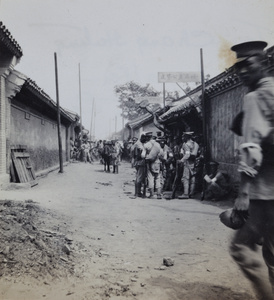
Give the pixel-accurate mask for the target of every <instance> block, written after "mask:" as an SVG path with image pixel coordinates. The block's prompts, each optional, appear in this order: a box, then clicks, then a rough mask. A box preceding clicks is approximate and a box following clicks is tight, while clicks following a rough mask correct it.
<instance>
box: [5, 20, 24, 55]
mask: <svg viewBox="0 0 274 300" xmlns="http://www.w3.org/2000/svg"><path fill="white" fill-rule="evenodd" d="M0 43H3V44H4V45H5V46H6V47H7V48H8V50H9V51H11V52H12V53H13V54H14V55H15V56H16V57H18V58H20V57H21V56H23V51H22V49H21V47H20V45H19V44H18V43H17V42H16V40H15V39H14V38H13V37H12V35H11V33H10V32H9V31H8V29H7V28H6V27H5V26H4V25H3V22H1V21H0Z"/></svg>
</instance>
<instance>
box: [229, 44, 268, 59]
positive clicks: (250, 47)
mask: <svg viewBox="0 0 274 300" xmlns="http://www.w3.org/2000/svg"><path fill="white" fill-rule="evenodd" d="M266 46H267V42H264V41H251V42H245V43H241V44H237V45H234V46H233V47H231V50H232V51H235V52H236V58H237V61H236V63H239V62H241V61H244V60H246V59H247V58H249V57H250V56H254V55H258V54H262V53H264V48H265V47H266Z"/></svg>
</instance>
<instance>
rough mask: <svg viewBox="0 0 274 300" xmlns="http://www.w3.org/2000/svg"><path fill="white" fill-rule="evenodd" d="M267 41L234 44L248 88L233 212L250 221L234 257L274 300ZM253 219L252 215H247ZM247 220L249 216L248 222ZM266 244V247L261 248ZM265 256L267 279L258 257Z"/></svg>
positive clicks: (273, 103) (273, 145)
mask: <svg viewBox="0 0 274 300" xmlns="http://www.w3.org/2000/svg"><path fill="white" fill-rule="evenodd" d="M266 46H267V43H265V42H260V41H256V42H247V43H242V44H238V45H235V46H233V47H232V48H231V49H232V50H233V51H235V52H236V54H237V63H236V64H235V68H236V71H237V73H238V75H239V77H240V79H241V80H242V82H243V84H244V85H245V86H247V87H248V88H249V91H248V93H247V94H246V95H245V96H244V99H243V110H242V113H240V115H239V116H238V117H237V118H236V120H235V122H234V124H233V127H232V130H233V131H234V132H235V133H236V134H238V135H241V136H242V137H243V144H241V145H240V162H239V167H238V171H239V172H240V186H239V193H238V197H237V199H236V200H235V203H234V211H235V212H237V214H239V215H241V216H243V218H244V219H245V220H246V222H245V223H244V225H243V226H242V227H241V228H240V229H239V230H237V231H236V233H235V236H234V238H233V241H232V243H231V247H230V250H231V255H232V257H233V258H234V260H235V261H236V262H237V264H238V265H239V267H240V268H241V270H242V271H243V273H244V275H245V276H246V277H247V278H248V279H249V280H250V281H251V283H252V285H253V288H254V290H255V292H256V294H257V296H258V299H264V300H270V299H272V300H273V299H274V184H273V182H274V155H273V154H274V131H273V124H274V79H273V77H269V75H268V74H267V73H266V67H267V63H268V58H267V56H266V53H265V52H264V48H265V47H266ZM248 215H249V217H248ZM247 217H248V218H247ZM260 239H261V240H262V249H261V247H259V246H258V245H257V242H258V241H259V240H260ZM261 254H262V255H263V258H264V261H265V263H266V266H267V268H268V277H269V278H266V276H265V275H266V273H265V272H264V266H263V265H262V263H261V261H260V259H259V257H258V256H260V255H261Z"/></svg>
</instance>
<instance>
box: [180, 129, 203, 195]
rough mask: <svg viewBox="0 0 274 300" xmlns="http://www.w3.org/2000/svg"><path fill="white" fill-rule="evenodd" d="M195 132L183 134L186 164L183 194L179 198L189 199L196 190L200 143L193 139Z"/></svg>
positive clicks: (182, 151)
mask: <svg viewBox="0 0 274 300" xmlns="http://www.w3.org/2000/svg"><path fill="white" fill-rule="evenodd" d="M193 135H194V132H185V133H184V134H183V139H184V143H183V146H182V148H181V154H182V156H183V157H182V159H181V162H182V163H183V165H184V171H183V177H182V182H183V186H184V193H183V195H181V196H179V197H178V198H179V199H189V198H191V197H193V194H194V190H195V172H194V171H195V160H196V156H197V154H198V150H199V145H198V144H197V143H196V142H195V141H194V140H193Z"/></svg>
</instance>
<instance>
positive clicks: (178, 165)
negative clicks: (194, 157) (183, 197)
mask: <svg viewBox="0 0 274 300" xmlns="http://www.w3.org/2000/svg"><path fill="white" fill-rule="evenodd" d="M183 171H184V166H183V163H182V162H181V161H180V160H177V161H176V173H175V178H174V181H173V185H172V194H171V199H175V194H176V191H177V188H178V185H179V183H180V181H181V178H182V176H183Z"/></svg>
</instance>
